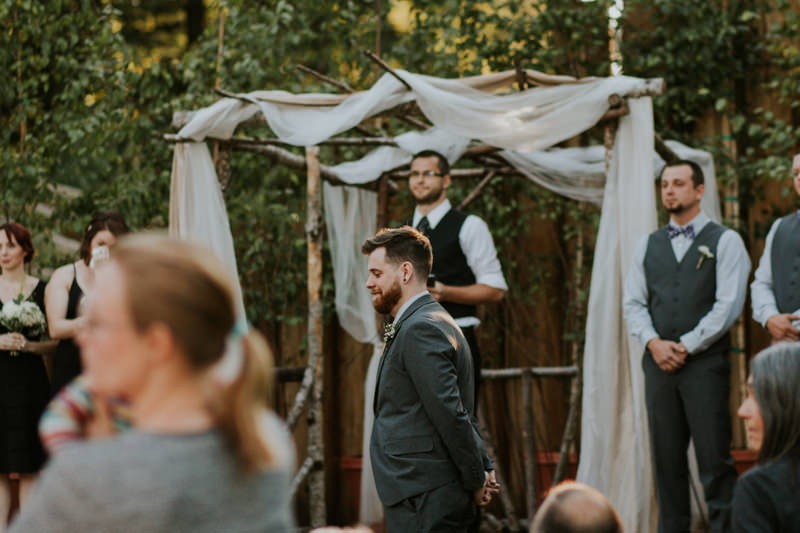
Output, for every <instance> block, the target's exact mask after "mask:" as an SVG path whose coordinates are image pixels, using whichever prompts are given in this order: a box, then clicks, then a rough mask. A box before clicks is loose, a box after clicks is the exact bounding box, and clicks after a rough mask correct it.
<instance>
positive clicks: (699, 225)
mask: <svg viewBox="0 0 800 533" xmlns="http://www.w3.org/2000/svg"><path fill="white" fill-rule="evenodd" d="M428 220H430V218H428ZM710 221H711V219H710V218H708V215H706V214H705V213H703V211H702V210H701V211H700V212H699V213H697V215H696V216H695V217H694V218H693V219H692V220H690V221H689V223H688V224H686V226H689V225H691V226H692V229H693V230H694V235H695V237H696V236H697V235H698V234H699V233H700V232H701V231H703V228H704V227H706V224H708V223H709V222H710ZM669 223H670V225H671V226H675V227H676V228H680V229H683V228H685V227H686V226H679V225H678V224H676V223H675V222H673V221H672V219H671V218H670V220H669Z"/></svg>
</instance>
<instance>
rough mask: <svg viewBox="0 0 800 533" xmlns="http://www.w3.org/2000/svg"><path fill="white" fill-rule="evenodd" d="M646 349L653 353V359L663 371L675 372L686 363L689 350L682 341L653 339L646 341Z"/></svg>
mask: <svg viewBox="0 0 800 533" xmlns="http://www.w3.org/2000/svg"><path fill="white" fill-rule="evenodd" d="M647 349H648V350H650V353H651V354H653V361H655V363H656V364H657V365H658V368H660V369H661V370H663V371H664V372H669V373H670V374H672V373H673V372H677V371H678V370H680V368H681V367H682V366H683V365H684V363H686V356H688V355H689V351H688V350H687V349H686V346H684V345H683V343H682V342H680V343H678V342H672V341H666V340H663V339H653V340H651V341H650V342H648V343H647Z"/></svg>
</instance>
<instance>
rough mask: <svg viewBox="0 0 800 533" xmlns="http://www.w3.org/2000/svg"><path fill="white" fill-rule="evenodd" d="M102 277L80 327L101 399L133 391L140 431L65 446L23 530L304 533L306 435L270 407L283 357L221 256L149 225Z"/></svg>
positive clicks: (17, 525) (25, 515) (122, 247)
mask: <svg viewBox="0 0 800 533" xmlns="http://www.w3.org/2000/svg"><path fill="white" fill-rule="evenodd" d="M95 283H96V287H97V289H98V291H97V294H102V295H103V298H98V299H94V300H91V301H90V302H89V306H88V311H87V319H86V325H85V327H84V328H83V329H82V330H81V332H80V333H79V335H78V342H79V344H80V347H81V350H82V357H83V359H84V365H85V375H86V379H87V380H88V384H89V388H90V390H91V393H92V394H93V396H94V398H95V400H96V401H97V404H98V405H100V406H103V405H105V403H104V398H112V397H113V398H119V397H123V398H126V399H127V400H128V401H129V402H130V405H131V414H132V418H133V429H131V430H130V431H127V432H124V433H122V434H120V435H116V436H106V437H98V438H93V439H90V440H88V441H86V442H80V443H76V444H75V445H73V446H70V447H69V448H67V449H64V450H62V451H60V452H59V454H57V455H56V456H55V458H54V459H53V460H52V462H51V463H50V464H49V465H48V466H47V468H46V469H45V472H44V474H43V475H42V478H41V480H40V482H39V483H38V485H37V487H35V489H34V494H33V495H32V496H31V499H30V502H29V504H28V505H27V506H26V507H25V508H24V509H23V510H22V513H21V515H20V516H19V517H18V518H17V520H16V521H15V522H14V523H13V524H12V528H11V531H12V532H14V533H22V532H36V533H48V532H57V531H58V532H64V531H67V532H69V531H96V532H103V531H109V532H111V531H113V532H126V531H131V532H133V531H136V532H152V533H155V532H181V531H187V532H189V531H191V532H193V533H203V532H208V533H212V532H214V533H217V532H220V531H242V532H246V531H247V532H249V531H253V532H256V531H269V532H283V531H291V530H292V529H293V527H294V520H293V518H292V513H291V503H290V499H289V484H290V476H291V472H292V469H293V445H292V443H291V438H290V436H289V434H288V431H287V430H286V428H285V426H284V425H283V424H282V422H280V421H279V420H278V419H277V417H275V415H273V414H271V412H270V411H268V410H267V407H266V398H267V394H268V390H269V379H268V376H269V373H270V371H271V359H270V354H269V351H268V348H267V345H266V343H265V342H264V340H263V338H262V337H261V336H260V335H259V334H258V333H257V332H255V331H252V330H251V331H250V332H249V333H248V332H245V331H244V330H245V328H246V327H241V326H240V325H238V323H237V320H236V317H235V314H234V302H233V297H232V290H231V284H230V281H229V279H228V277H227V276H226V274H225V272H224V270H223V268H222V267H221V265H219V263H218V262H217V261H215V260H214V259H213V258H212V257H211V254H210V253H209V252H207V251H205V250H203V249H200V248H197V247H195V246H193V245H189V244H187V243H184V242H181V241H176V240H172V239H169V238H167V237H162V236H154V235H138V236H133V237H127V238H125V239H122V240H121V241H120V242H119V244H118V245H117V247H116V248H115V250H114V254H113V257H112V259H111V260H110V261H109V262H108V263H107V264H105V265H103V266H102V267H101V268H98V270H97V272H96V279H95ZM103 411H104V409H102V408H100V409H98V410H97V412H96V415H95V416H96V418H97V420H96V424H95V429H94V432H95V433H98V432H99V433H103V427H104V423H103V420H104V417H103V416H102V415H103Z"/></svg>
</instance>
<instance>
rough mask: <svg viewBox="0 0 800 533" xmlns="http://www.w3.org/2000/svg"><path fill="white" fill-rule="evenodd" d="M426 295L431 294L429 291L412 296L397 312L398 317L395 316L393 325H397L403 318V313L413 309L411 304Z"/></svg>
mask: <svg viewBox="0 0 800 533" xmlns="http://www.w3.org/2000/svg"><path fill="white" fill-rule="evenodd" d="M426 294H429V293H428V291H427V289H426V290H422V291H419V292H418V293H417V294H415V295H414V296H412V297H411V298H409V299H408V300H406V303H404V304H403V305H401V306H400V309H398V310H397V315H395V317H394V320H393V321H392V324H394V325H397V321H398V320H400V317H401V316H403V313H405V312H406V310H407V309H408V308H409V307H411V304H413V303H414V302H416V301H417V300H419V299H420V298H422V297H423V296H425V295H426Z"/></svg>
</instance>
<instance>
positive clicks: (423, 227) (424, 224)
mask: <svg viewBox="0 0 800 533" xmlns="http://www.w3.org/2000/svg"><path fill="white" fill-rule="evenodd" d="M417 229H418V230H419V231H420V233H422V234H423V235H426V236H427V235H428V234H429V233H430V232H431V223H430V222H428V217H422V218H421V219H419V224H417Z"/></svg>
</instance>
